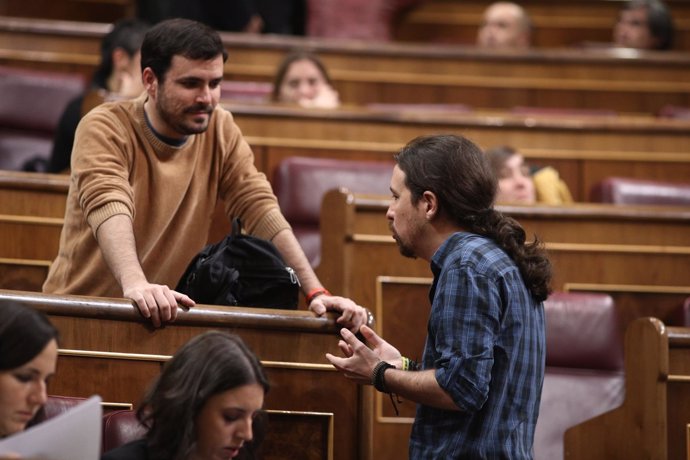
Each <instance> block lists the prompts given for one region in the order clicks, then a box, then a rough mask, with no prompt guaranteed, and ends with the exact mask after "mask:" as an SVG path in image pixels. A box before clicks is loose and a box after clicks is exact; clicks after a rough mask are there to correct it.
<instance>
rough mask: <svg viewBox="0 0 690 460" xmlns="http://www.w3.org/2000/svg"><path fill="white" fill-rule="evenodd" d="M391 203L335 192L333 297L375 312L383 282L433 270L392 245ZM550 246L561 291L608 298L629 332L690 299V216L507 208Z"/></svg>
mask: <svg viewBox="0 0 690 460" xmlns="http://www.w3.org/2000/svg"><path fill="white" fill-rule="evenodd" d="M388 202H389V199H388V197H383V196H375V195H359V194H351V193H347V192H346V191H331V192H328V193H327V194H326V196H325V198H324V203H323V205H322V211H321V241H322V248H321V254H322V263H321V265H320V266H319V267H318V268H317V274H318V275H319V279H321V281H322V282H323V283H324V284H325V285H326V286H328V288H329V289H331V290H332V291H333V292H338V293H340V294H341V295H345V296H348V297H351V298H353V299H354V300H356V301H357V302H359V303H360V304H362V305H365V306H370V305H375V303H376V301H377V300H376V299H377V297H376V296H377V291H376V289H377V287H376V286H377V278H378V277H381V276H391V277H412V278H415V277H421V278H428V277H429V276H431V272H430V269H429V266H428V263H427V262H425V261H422V260H419V259H407V258H404V257H402V256H401V255H400V254H399V252H398V248H397V246H396V243H395V241H394V240H393V238H392V237H391V234H390V230H389V229H388V223H387V221H386V219H385V211H386V209H387V207H388ZM499 209H503V210H504V211H505V212H506V213H507V214H508V215H510V216H511V217H514V218H515V219H517V220H518V221H519V222H521V224H522V225H523V227H524V228H525V229H526V232H527V233H528V235H531V234H535V233H536V234H538V235H540V237H541V238H542V239H543V240H544V241H545V242H546V248H547V250H548V252H549V257H550V258H551V260H552V262H553V264H554V272H555V273H554V275H555V276H554V280H553V283H552V286H553V288H554V289H555V290H559V291H572V292H576V291H587V292H602V293H607V294H609V295H611V296H612V297H613V298H614V301H615V304H616V306H617V308H618V309H619V311H620V315H619V316H620V319H621V327H622V328H623V327H625V326H626V325H627V324H628V323H629V322H630V321H631V320H632V319H634V318H638V317H641V316H650V315H653V316H657V317H659V318H662V319H665V318H666V317H667V316H668V315H670V314H671V313H672V312H673V311H674V310H675V309H676V308H677V307H678V305H680V304H681V303H682V302H683V300H684V299H685V297H687V296H688V295H690V288H688V286H687V276H686V274H687V272H688V269H689V268H690V244H689V243H690V241H689V240H688V237H689V235H690V232H688V228H690V209H687V208H666V209H664V210H662V209H661V208H650V207H623V208H621V207H616V206H613V205H582V206H573V207H517V206H516V207H510V208H500V207H499Z"/></svg>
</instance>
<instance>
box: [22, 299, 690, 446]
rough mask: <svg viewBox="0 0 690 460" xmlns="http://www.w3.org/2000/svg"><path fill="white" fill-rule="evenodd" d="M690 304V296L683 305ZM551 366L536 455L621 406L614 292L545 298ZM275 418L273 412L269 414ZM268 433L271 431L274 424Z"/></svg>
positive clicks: (135, 425) (66, 404)
mask: <svg viewBox="0 0 690 460" xmlns="http://www.w3.org/2000/svg"><path fill="white" fill-rule="evenodd" d="M688 308H690V299H689V301H688V302H686V307H685V309H684V311H687V310H688ZM545 311H546V337H547V342H546V350H547V354H546V371H545V379H544V387H543V393H542V401H541V407H540V416H539V422H538V425H537V431H536V435H535V458H536V459H558V458H563V436H564V433H565V431H566V430H567V429H568V428H569V427H571V426H574V425H576V424H578V423H581V422H583V421H585V420H588V419H591V418H593V417H595V416H597V415H599V414H601V413H604V412H606V411H608V410H611V409H613V408H615V407H617V406H619V405H620V404H621V403H622V402H623V400H624V381H625V377H624V372H623V342H622V337H621V331H620V330H619V327H620V322H619V319H618V316H617V313H616V309H615V305H614V302H613V300H612V299H611V297H610V296H608V295H605V294H594V293H554V294H552V295H551V296H550V297H549V299H548V300H547V301H546V302H545ZM81 401H83V399H82V398H73V397H64V396H51V397H50V398H49V401H48V403H47V404H46V406H45V407H44V409H43V411H42V412H41V414H40V417H39V418H37V420H36V421H35V422H36V423H40V422H41V421H43V420H46V419H49V418H51V417H54V416H56V415H58V414H59V413H62V412H64V411H66V410H68V409H69V408H71V407H73V406H74V405H75V404H78V403H79V402H81ZM268 420H269V424H270V414H269V416H268ZM144 433H145V429H144V428H143V427H142V426H141V425H140V424H139V422H138V421H137V420H136V417H135V412H134V411H132V410H117V411H112V412H107V413H105V414H104V416H103V438H102V449H103V451H104V452H105V451H107V450H110V449H113V448H115V447H117V446H119V445H121V444H123V443H126V442H129V441H131V440H134V439H137V438H139V437H141V436H143V435H144ZM268 435H270V428H269V432H268Z"/></svg>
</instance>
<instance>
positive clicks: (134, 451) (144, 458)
mask: <svg viewBox="0 0 690 460" xmlns="http://www.w3.org/2000/svg"><path fill="white" fill-rule="evenodd" d="M148 458H149V450H148V447H147V445H146V438H142V439H137V440H136V441H131V442H128V443H127V444H124V445H122V446H120V447H117V448H115V449H113V450H110V451H108V452H106V453H104V454H103V455H102V456H101V460H148Z"/></svg>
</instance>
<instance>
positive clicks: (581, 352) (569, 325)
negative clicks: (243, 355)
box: [534, 293, 625, 460]
mask: <svg viewBox="0 0 690 460" xmlns="http://www.w3.org/2000/svg"><path fill="white" fill-rule="evenodd" d="M544 308H545V312H546V372H545V376H544V387H543V390H542V397H541V405H540V408H539V418H538V420H537V428H536V433H535V439H534V458H535V459H536V460H546V459H548V460H553V459H562V458H563V456H564V453H563V436H564V433H565V431H566V430H567V429H568V428H570V427H571V426H574V425H576V424H578V423H581V422H583V421H585V420H588V419H590V418H593V417H595V416H597V415H599V414H601V413H603V412H606V411H609V410H611V409H613V408H615V407H617V406H619V405H620V404H621V403H622V402H623V399H624V396H625V387H624V384H625V379H624V374H623V338H622V333H621V331H620V322H619V319H618V315H617V313H616V310H615V306H614V303H613V299H612V298H611V297H610V296H608V295H605V294H595V293H591V294H590V293H554V294H552V295H551V296H550V297H549V299H548V300H547V301H546V302H545V304H544Z"/></svg>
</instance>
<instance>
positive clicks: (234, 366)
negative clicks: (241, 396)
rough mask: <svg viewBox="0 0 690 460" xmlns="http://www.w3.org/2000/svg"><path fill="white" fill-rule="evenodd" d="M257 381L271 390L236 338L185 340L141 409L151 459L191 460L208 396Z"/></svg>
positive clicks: (209, 335) (218, 335)
mask: <svg viewBox="0 0 690 460" xmlns="http://www.w3.org/2000/svg"><path fill="white" fill-rule="evenodd" d="M254 383H257V384H259V385H261V386H262V387H263V389H264V392H267V391H268V388H269V385H268V380H267V379H266V376H265V375H264V372H263V369H262V367H261V363H260V362H259V360H258V358H257V357H256V356H255V355H254V353H252V351H251V350H249V348H248V347H247V346H246V345H245V344H244V342H243V341H242V339H240V338H239V337H238V336H236V335H234V334H228V333H225V332H220V331H208V332H205V333H203V334H201V335H198V336H196V337H195V338H193V339H192V340H190V341H189V342H187V343H186V344H185V345H184V346H182V348H180V349H179V350H178V351H177V353H175V355H174V356H173V357H172V359H170V361H168V362H167V363H166V364H165V366H164V367H163V371H162V372H161V375H160V376H159V377H158V379H157V380H156V381H155V382H154V383H153V385H152V387H151V388H150V389H149V390H148V392H147V393H146V396H145V397H144V401H143V403H142V405H141V407H140V408H139V410H138V411H137V417H138V418H139V420H140V421H141V422H142V424H143V425H144V426H146V427H147V428H149V432H148V444H149V447H150V452H151V459H152V460H155V459H161V460H163V459H165V460H173V459H180V460H181V459H187V458H189V456H190V454H191V453H192V452H193V451H194V449H195V448H196V433H195V426H194V425H195V423H196V418H197V416H198V415H199V413H200V412H201V410H202V408H203V407H204V405H205V404H206V402H207V401H208V400H209V398H210V397H211V396H213V395H215V394H218V393H222V392H224V391H227V390H231V389H233V388H237V387H240V386H243V385H249V384H254ZM247 448H251V447H250V446H247V447H245V449H247ZM243 450H244V449H243Z"/></svg>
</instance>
